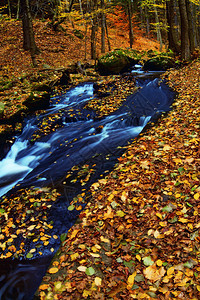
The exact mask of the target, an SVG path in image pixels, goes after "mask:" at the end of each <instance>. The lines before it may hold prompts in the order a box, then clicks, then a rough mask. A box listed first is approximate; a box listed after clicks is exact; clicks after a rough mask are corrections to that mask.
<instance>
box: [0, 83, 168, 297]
mask: <svg viewBox="0 0 200 300" xmlns="http://www.w3.org/2000/svg"><path fill="white" fill-rule="evenodd" d="M86 86H87V87H86ZM155 92H156V93H157V94H155ZM151 93H153V95H154V97H151V96H152V95H151ZM155 95H157V96H156V97H155ZM169 95H171V96H170V97H169V99H170V101H172V94H170V91H169V90H168V89H167V88H166V86H165V85H164V83H161V84H159V82H158V80H157V79H155V80H153V81H152V83H150V82H149V84H146V85H145V86H144V87H143V88H142V89H141V90H140V91H138V92H137V93H136V94H134V95H132V96H129V97H128V99H127V101H126V102H124V103H123V104H122V105H121V107H120V108H119V109H118V111H115V112H113V113H112V114H111V115H108V116H107V117H104V118H102V117H95V116H94V115H92V114H91V113H90V114H89V115H91V116H90V117H89V115H88V113H87V110H86V113H85V114H84V115H85V116H84V115H80V112H81V109H80V108H81V107H82V106H83V105H84V102H85V100H88V99H89V98H90V97H91V96H93V83H88V84H85V85H84V84H82V85H78V86H77V87H76V88H75V89H71V90H70V91H69V92H68V94H67V96H66V97H64V98H62V97H61V98H60V102H59V101H58V98H57V97H55V98H54V99H53V102H52V105H53V106H52V108H50V113H52V111H54V112H56V110H57V109H59V110H60V112H61V114H60V119H61V120H62V122H63V128H60V129H58V130H57V132H52V133H51V134H50V135H49V136H48V135H47V136H46V137H45V136H44V137H42V138H39V140H38V141H33V144H28V145H27V144H26V142H25V143H24V141H26V139H27V137H28V139H30V141H31V140H32V139H31V136H32V134H33V133H34V132H35V126H36V124H40V119H41V120H42V118H43V117H45V113H44V115H41V116H36V118H35V119H33V120H31V119H30V121H28V122H27V126H26V128H24V132H23V134H22V136H21V137H20V138H19V140H18V141H16V142H15V147H16V146H17V147H18V146H20V147H21V146H22V148H21V149H20V151H21V152H19V154H18V152H13V153H15V154H14V156H13V154H12V155H11V154H9V155H11V156H9V157H10V158H12V157H13V158H14V161H13V162H14V163H15V164H16V166H19V163H20V162H22V161H23V162H26V164H27V163H28V165H25V169H24V171H25V177H24V180H23V182H21V183H20V186H18V185H17V186H16V188H15V189H14V190H12V191H11V192H10V193H11V199H13V204H12V205H10V211H9V212H8V211H7V209H6V208H5V210H4V211H1V213H2V214H3V216H4V217H5V219H6V218H8V219H9V221H10V222H9V226H8V224H7V227H6V228H5V230H3V233H4V232H5V233H6V232H7V231H8V232H9V233H11V235H12V241H11V240H9V241H8V240H7V241H5V242H4V246H3V247H4V250H6V251H4V253H5V254H4V255H6V257H9V256H10V254H11V255H12V252H13V251H14V252H15V253H16V254H17V255H19V257H20V256H21V255H22V256H23V257H24V256H26V258H27V259H30V258H33V257H37V256H38V255H47V253H51V252H52V253H54V252H55V251H56V249H57V246H56V240H57V241H58V243H57V245H58V244H59V239H58V237H59V232H66V229H65V231H64V228H62V222H63V221H64V219H63V220H62V219H61V218H65V219H66V217H67V220H68V221H67V222H68V223H67V226H69V227H68V229H69V228H70V227H71V225H72V223H74V221H75V219H76V218H73V216H75V215H74V213H75V212H76V211H77V213H76V214H77V215H78V214H79V213H80V210H82V207H84V206H85V203H84V201H85V200H84V198H85V197H87V195H86V194H85V192H84V190H87V188H88V187H89V186H90V185H91V184H92V183H93V182H95V181H96V180H97V178H98V177H99V176H100V175H101V174H102V172H104V171H105V172H109V170H110V168H111V167H112V166H113V165H114V163H115V162H116V158H117V157H118V156H120V155H121V154H122V153H123V151H124V149H123V148H124V146H126V144H127V142H128V141H130V139H133V138H134V137H135V136H137V135H138V133H139V132H141V130H142V129H143V128H144V126H145V125H146V124H147V122H148V121H149V120H150V118H151V117H153V116H154V115H155V113H158V114H160V113H162V112H163V111H165V110H166V109H169V105H170V103H171V102H170V101H169V99H168V96H169ZM77 96H78V98H77ZM161 99H162V101H161ZM76 101H78V102H77V104H78V110H77V109H76V107H74V105H77V104H76ZM57 102H58V103H57ZM63 105H64V106H66V105H68V106H69V111H68V110H67V111H66V112H65V111H64V110H63ZM80 105H82V106H80ZM70 107H71V108H70ZM72 108H73V109H72ZM68 112H71V113H70V114H68ZM46 115H48V112H47V113H46ZM83 122H84V123H83ZM81 124H82V125H81ZM91 124H92V126H91ZM37 126H38V125H37ZM66 126H67V127H66ZM77 126H78V127H77ZM65 128H67V129H68V130H67V132H66V129H65ZM80 128H82V129H81V131H80ZM84 128H85V130H86V131H84V130H83V129H84ZM95 128H96V129H97V128H99V129H98V131H97V130H96V129H95ZM77 129H78V131H77ZM64 130H65V131H64ZM74 130H75V131H74ZM95 130H96V132H95ZM71 131H74V132H78V134H79V135H81V136H80V137H79V135H78V136H73V135H72V134H71ZM87 133H89V136H87ZM66 134H68V135H69V137H68V136H66ZM85 134H86V136H85ZM69 138H70V139H71V141H70V140H69ZM63 139H64V140H63ZM66 139H67V140H66ZM90 141H91V142H90ZM102 141H104V142H103V144H101V142H102ZM17 143H18V144H17ZM20 143H21V144H20ZM66 143H67V144H66ZM48 145H51V147H50V148H51V149H52V150H53V153H52V151H51V152H49V150H48V148H49V146H48ZM70 145H72V146H73V148H72V149H71V150H70V148H69V146H70ZM90 145H91V146H90ZM47 146H48V147H47ZM97 146H98V147H97ZM23 147H24V148H23ZM65 147H66V148H65ZM95 147H96V148H95ZM13 149H14V148H13ZM55 149H59V150H58V151H57V152H55ZM65 149H66V150H65ZM76 149H77V150H78V152H77V153H76V151H75V150H76ZM12 151H13V150H12ZM15 151H16V150H15ZM17 151H19V150H17ZM64 151H68V152H66V153H65V152H64ZM69 151H70V152H69ZM56 153H57V154H56ZM16 154H17V155H16ZM44 154H45V156H44ZM65 154H67V155H65ZM33 155H34V156H33ZM61 155H64V156H65V159H64V158H62V156H61ZM68 155H70V157H69V159H67V158H66V157H68ZM88 155H89V156H88ZM91 155H92V158H91V159H90V157H91ZM37 157H38V158H40V160H41V161H40V163H39V165H38V162H37V159H38V158H37ZM30 158H31V161H32V162H31V164H30V166H29V163H30ZM36 158H37V159H36ZM6 159H8V158H6ZM42 161H46V162H45V164H44V166H43V167H42ZM88 161H89V162H90V163H88ZM74 162H76V165H74ZM35 163H36V165H34V164H35ZM50 166H51V168H50ZM60 166H62V169H61V168H60ZM27 167H28V168H27ZM35 167H36V168H35ZM71 167H72V170H73V171H75V172H76V173H75V175H76V176H75V177H74V175H73V173H72V174H71V171H70V169H71ZM30 168H32V169H33V170H30ZM34 168H35V170H34ZM66 168H68V169H66ZM67 170H69V173H67V176H66V171H67ZM96 170H97V171H96ZM24 171H23V172H24ZM99 171H100V173H99ZM20 172H21V171H20ZM27 172H28V175H27ZM60 172H61V173H62V174H63V175H64V174H65V175H64V176H65V178H63V175H62V174H61V175H60ZM63 172H64V173H63ZM29 173H30V174H29ZM38 174H39V176H38ZM71 175H72V178H71ZM93 175H94V176H93ZM6 176H7V175H6ZM6 176H5V174H4V176H3V177H4V178H2V179H3V180H5V179H6V178H7V177H6ZM95 176H97V177H95ZM9 178H10V177H9ZM78 178H79V180H77V179H78ZM9 180H10V179H9ZM52 180H53V184H54V186H55V185H56V186H58V187H59V185H61V186H62V192H63V191H64V195H65V199H61V201H57V206H56V205H54V204H53V203H52V194H53V198H54V199H55V200H56V197H57V195H56V194H57V192H56V191H54V190H51V189H46V188H44V187H45V186H47V185H49V184H50V183H51V184H52ZM56 182H57V183H56ZM59 182H60V183H59ZM77 182H79V184H80V185H78V186H77V188H73V187H76V184H77ZM58 183H59V185H58ZM73 183H74V184H75V185H73ZM31 185H36V186H39V189H36V190H35V191H34V189H32V188H31V187H30V188H29V189H28V188H26V191H23V189H24V188H25V187H27V186H31ZM40 186H41V187H40ZM16 189H18V190H19V193H15V194H14V195H15V197H13V196H12V193H14V192H15V191H16ZM63 189H64V190H63ZM58 190H59V189H58ZM79 190H82V192H81V194H78V195H77V191H79ZM36 195H37V196H36ZM45 195H46V196H45ZM73 195H74V196H76V198H74V196H73ZM36 197H37V198H36ZM73 198H74V199H73ZM22 199H24V200H23V201H25V202H26V211H25V212H24V213H23V214H22V215H21V214H20V210H19V212H17V214H16V208H15V207H16V203H18V202H19V201H20V202H21V201H22ZM70 199H73V201H74V202H73V203H71V200H70ZM7 200H8V198H4V199H3V202H5V203H6V201H7ZM66 204H67V205H69V206H68V207H67V206H66ZM52 205H53V206H52ZM29 206H30V208H29ZM51 207H52V209H51ZM34 208H35V209H34ZM41 208H42V210H41ZM13 209H14V210H13ZM43 209H44V210H43ZM34 210H35V211H38V213H39V214H40V217H39V215H38V216H37V214H36V215H34V214H33V211H34ZM48 210H51V213H50V216H51V218H50V220H51V221H54V226H55V227H54V226H52V224H51V222H50V223H49V221H50V220H49V219H48V218H47V219H46V220H45V218H46V213H48ZM43 211H44V215H41V213H42V212H43ZM72 211H73V212H72ZM13 212H15V217H14V218H13V219H12V220H11V219H10V218H9V217H8V214H10V213H12V215H13ZM70 212H72V219H71V220H72V223H70V222H71V221H69V220H70ZM58 216H59V218H58ZM38 217H39V218H38ZM55 217H57V220H56V219H55ZM40 220H41V221H42V222H44V221H45V222H44V225H45V227H46V229H45V231H44V226H41V224H40ZM30 221H31V222H30ZM38 221H39V224H40V226H39V224H38ZM16 222H17V223H18V224H16V225H17V228H19V227H20V224H22V225H23V224H25V222H26V226H28V228H27V229H28V231H26V230H25V231H24V229H25V228H22V227H20V228H19V232H18V235H20V236H21V240H19V237H17V236H15V234H14V232H15V229H13V228H15V226H16V225H15V223H16ZM27 222H28V223H29V224H28V225H27ZM64 222H66V221H64ZM13 225H14V227H13ZM29 225H30V226H29ZM38 226H39V227H38ZM64 226H65V227H66V224H65V225H64ZM36 229H37V231H36ZM58 229H59V230H58ZM52 230H53V231H52ZM57 230H58V231H57ZM26 235H28V236H27V237H28V239H25V240H24V237H25V236H26ZM1 238H3V239H4V235H2V236H1ZM17 238H18V241H19V242H20V243H21V244H20V245H19V244H18V246H17V244H16V242H17ZM14 240H15V242H14ZM24 242H25V244H24ZM8 243H9V245H8ZM34 243H36V244H34ZM41 243H42V244H44V246H45V247H42V248H41V249H40V247H41V246H42V245H40V244H41ZM6 245H7V246H9V247H6ZM35 245H36V248H35ZM19 246H20V248H19ZM39 246H40V247H39ZM14 247H16V248H17V247H18V248H17V251H16V249H14ZM37 248H38V249H37ZM16 258H17V257H16ZM9 292H10V291H9ZM25 299H26V298H25Z"/></svg>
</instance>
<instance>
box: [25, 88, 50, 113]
mask: <svg viewBox="0 0 200 300" xmlns="http://www.w3.org/2000/svg"><path fill="white" fill-rule="evenodd" d="M49 100H50V94H49V93H47V92H41V91H34V92H31V94H30V95H29V96H28V97H27V99H26V100H25V101H24V102H23V105H25V106H26V107H27V108H28V109H29V110H30V111H35V110H37V109H45V108H47V107H48V106H49Z"/></svg>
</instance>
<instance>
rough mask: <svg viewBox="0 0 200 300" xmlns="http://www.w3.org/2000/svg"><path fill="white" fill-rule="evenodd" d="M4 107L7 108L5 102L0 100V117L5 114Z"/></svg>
mask: <svg viewBox="0 0 200 300" xmlns="http://www.w3.org/2000/svg"><path fill="white" fill-rule="evenodd" d="M4 108H5V105H4V103H3V102H0V118H2V116H3V113H4Z"/></svg>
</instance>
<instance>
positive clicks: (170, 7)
mask: <svg viewBox="0 0 200 300" xmlns="http://www.w3.org/2000/svg"><path fill="white" fill-rule="evenodd" d="M166 7H167V23H168V26H169V29H168V41H169V46H168V47H169V49H171V50H172V51H173V52H174V53H175V54H179V52H180V50H181V49H180V46H179V44H178V40H179V39H178V33H177V30H176V27H175V26H176V25H175V3H174V0H168V1H166Z"/></svg>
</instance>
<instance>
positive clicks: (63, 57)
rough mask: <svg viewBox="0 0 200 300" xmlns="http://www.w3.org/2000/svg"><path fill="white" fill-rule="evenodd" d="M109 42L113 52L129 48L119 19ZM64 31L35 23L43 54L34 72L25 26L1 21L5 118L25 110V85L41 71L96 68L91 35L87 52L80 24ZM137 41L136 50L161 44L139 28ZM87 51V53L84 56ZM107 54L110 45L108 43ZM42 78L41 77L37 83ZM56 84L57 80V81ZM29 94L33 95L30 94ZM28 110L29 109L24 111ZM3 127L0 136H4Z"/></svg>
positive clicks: (0, 70)
mask: <svg viewBox="0 0 200 300" xmlns="http://www.w3.org/2000/svg"><path fill="white" fill-rule="evenodd" d="M109 24H110V26H109V40H110V45H111V50H114V49H118V48H124V49H125V48H128V47H129V38H128V30H127V28H126V24H124V23H122V24H121V23H120V24H118V19H117V17H116V19H114V20H113V19H112V20H110V21H109ZM63 28H64V30H65V32H64V31H59V32H55V31H53V30H52V28H51V27H50V26H49V22H48V21H45V22H42V21H35V22H34V32H35V40H36V44H37V46H38V48H39V50H40V53H39V55H37V63H38V67H37V68H33V66H32V61H31V57H30V53H29V51H24V50H23V34H22V23H21V21H17V20H9V19H6V18H2V19H1V20H0V34H1V41H0V45H1V47H0V97H1V102H3V103H4V104H5V110H4V118H10V117H12V116H13V115H14V114H15V113H17V111H18V110H19V109H21V108H23V101H24V100H25V99H26V97H27V93H28V92H27V89H26V85H28V79H29V77H30V74H31V76H33V75H34V74H37V76H38V73H37V72H40V71H41V70H48V69H49V70H51V69H56V68H68V67H70V66H71V65H73V64H75V63H77V62H78V61H79V62H81V63H86V62H87V63H89V64H91V65H93V66H94V64H95V61H94V60H91V59H90V36H89V32H88V36H87V40H86V48H85V39H80V38H78V37H77V36H76V33H77V32H79V33H80V32H81V33H82V34H83V33H84V27H83V25H81V24H77V25H75V28H73V27H72V25H71V23H70V22H68V23H66V24H63ZM134 32H135V40H134V46H133V49H136V50H146V51H147V50H150V49H152V50H158V49H159V44H158V43H157V41H155V40H154V39H153V38H151V39H148V38H146V37H145V36H144V35H143V33H142V31H141V30H139V29H138V26H137V25H136V26H135V28H134ZM97 37H98V38H97V57H99V56H100V55H101V53H100V48H101V47H100V32H99V33H98V36H97ZM85 49H86V52H85ZM106 51H108V44H107V42H106ZM39 79H40V78H39V77H38V80H39ZM87 79H88V78H87V76H84V75H83V74H78V75H77V76H74V78H73V76H71V80H72V83H74V84H76V83H78V82H79V81H83V80H85V81H87ZM55 80H56V78H55ZM1 86H3V89H1ZM29 92H30V91H29ZM25 109H26V108H25ZM1 126H2V125H0V132H1Z"/></svg>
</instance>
